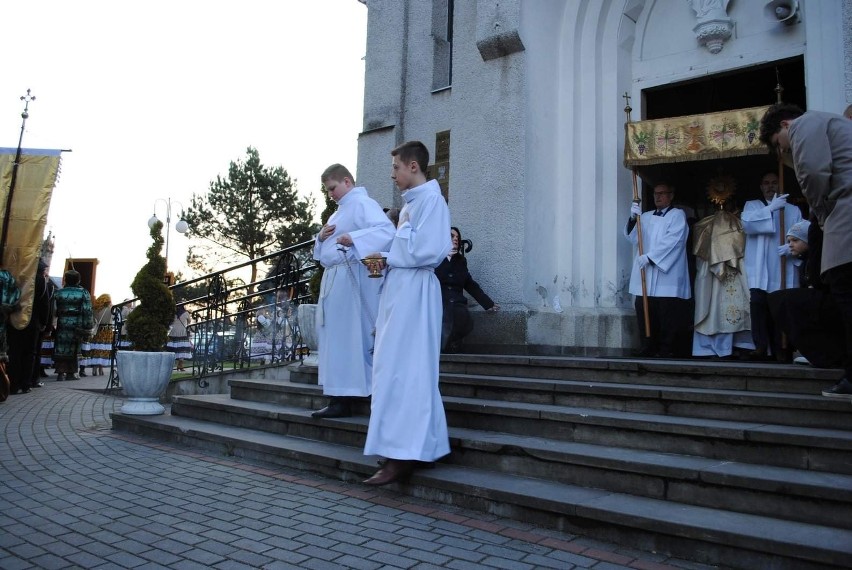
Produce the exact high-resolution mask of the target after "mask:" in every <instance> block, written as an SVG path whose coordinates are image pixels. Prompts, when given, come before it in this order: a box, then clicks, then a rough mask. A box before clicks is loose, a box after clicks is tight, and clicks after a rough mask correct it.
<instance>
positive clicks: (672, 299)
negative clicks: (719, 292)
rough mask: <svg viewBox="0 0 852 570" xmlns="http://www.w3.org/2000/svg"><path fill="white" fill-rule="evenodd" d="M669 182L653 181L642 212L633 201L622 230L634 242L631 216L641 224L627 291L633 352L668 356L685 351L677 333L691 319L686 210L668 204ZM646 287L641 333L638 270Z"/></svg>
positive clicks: (687, 326) (682, 331)
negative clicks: (631, 302) (632, 310)
mask: <svg viewBox="0 0 852 570" xmlns="http://www.w3.org/2000/svg"><path fill="white" fill-rule="evenodd" d="M673 200H674V187H673V186H671V185H670V184H667V183H660V184H657V185H655V186H654V206H655V208H656V209H655V210H648V211H647V212H644V213H642V206H641V204H640V203H639V202H634V203H633V205H632V207H631V210H630V212H631V218H630V220H629V221H628V223H627V227H626V228H625V235H626V236H627V239H628V240H630V242H631V243H632V244H634V245H635V246H636V247H637V253H638V245H639V238H638V234H637V230H636V217H637V216H641V217H640V224H641V227H642V251H643V254H642V255H637V257H636V259H635V261H634V263H633V271H632V273H631V275H630V294H631V295H635V296H636V301H635V307H636V319H637V323H638V326H639V338H640V339H641V342H642V346H641V349H640V350H639V352H638V356H659V357H663V358H671V357H674V356H685V354H682V352H684V351H683V350H682V348H681V346H682V345H683V344H684V343H683V342H682V341H681V339H684V338H686V336H685V335H686V333H687V332H688V331H689V329H690V328H691V325H692V318H691V315H692V307H691V304H690V301H689V300H690V299H691V298H692V288H691V287H690V285H689V266H688V265H687V261H686V239H687V237H688V236H689V227H688V226H687V223H686V214H685V213H684V212H683V210H681V209H680V208H674V207H672V201H673ZM643 269H644V270H645V284H646V290H647V293H648V315H649V320H650V325H651V326H650V328H651V336H650V337H648V336H646V334H645V310H644V304H643V298H642V270H643Z"/></svg>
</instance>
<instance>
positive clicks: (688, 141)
mask: <svg viewBox="0 0 852 570" xmlns="http://www.w3.org/2000/svg"><path fill="white" fill-rule="evenodd" d="M768 108H769V106H762V107H751V108H748V109H734V110H730V111H722V112H720V113H705V114H701V115H686V116H683V117H667V118H663V119H651V120H647V121H635V122H628V123H625V125H624V127H625V137H624V165H625V166H626V167H628V168H636V167H642V166H650V165H654V164H664V163H672V162H687V161H692V160H712V159H718V158H729V157H735V156H748V155H752V154H769V150H768V149H767V148H766V146H765V145H763V144H761V142H760V140H759V139H758V134H759V131H760V119H761V118H762V117H763V114H764V113H765V112H766V110H767V109H768Z"/></svg>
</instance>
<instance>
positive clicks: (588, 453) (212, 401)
mask: <svg viewBox="0 0 852 570" xmlns="http://www.w3.org/2000/svg"><path fill="white" fill-rule="evenodd" d="M181 398H182V399H185V400H184V401H183V402H179V403H178V406H180V405H187V404H190V402H191V405H193V406H198V407H204V408H207V409H214V410H222V411H231V412H233V411H236V410H241V411H243V410H249V411H253V412H255V413H256V414H257V415H265V416H266V415H272V414H274V417H275V419H276V421H291V422H294V421H295V422H301V423H318V422H322V424H323V425H325V426H327V427H330V428H336V429H342V430H349V431H352V430H355V431H358V432H360V433H362V434H364V436H365V437H366V430H367V422H368V418H366V417H363V416H354V417H351V418H345V419H325V420H315V419H313V418H310V417H308V413H309V410H304V409H301V408H296V407H293V406H285V405H283V404H274V403H269V402H251V401H239V400H238V401H237V402H239V403H234V400H232V399H230V398H229V397H227V395H223V394H214V395H207V396H181ZM188 419H194V418H188ZM197 421H203V420H197ZM449 434H450V443H451V446H452V447H455V448H467V449H476V450H480V451H487V450H488V449H489V448H494V447H509V448H521V449H523V450H524V452H525V453H527V454H528V455H529V456H531V457H533V458H535V459H538V460H542V461H553V462H559V463H565V464H567V466H571V465H582V466H584V467H593V468H598V469H612V470H616V471H623V472H631V473H638V474H640V475H645V476H652V477H665V478H670V479H675V478H676V479H679V480H683V481H691V482H694V483H699V484H700V483H704V484H709V485H720V486H721V485H723V484H724V485H725V486H729V487H736V488H740V489H745V490H753V491H762V492H766V493H773V492H774V493H781V494H787V495H791V494H795V495H797V496H800V497H805V498H812V499H825V500H835V501H838V502H852V475H844V474H840V473H829V472H824V471H808V470H804V469H794V468H789V467H777V466H772V465H763V464H757V463H745V462H735V461H726V460H722V459H712V458H707V457H702V456H694V455H684V454H675V453H662V452H655V451H651V450H644V449H632V448H615V447H611V446H603V445H596V444H591V443H582V442H571V441H554V440H548V439H546V438H542V437H534V436H519V435H513V434H507V433H498V432H485V431H482V430H474V429H467V428H459V427H452V426H451V427H450V428H449ZM324 443H328V442H324ZM331 445H335V444H331ZM560 455H561V457H560ZM542 456H544V457H542ZM661 461H662V462H664V463H661ZM678 463H688V464H689V466H684V465H678Z"/></svg>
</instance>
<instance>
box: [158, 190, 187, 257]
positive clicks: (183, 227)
mask: <svg viewBox="0 0 852 570" xmlns="http://www.w3.org/2000/svg"><path fill="white" fill-rule="evenodd" d="M157 202H162V203H163V204H165V205H166V223H165V226H166V256H165V257H166V270H167V271H168V267H169V234H170V233H171V229H172V228H171V226H170V225H169V224H171V222H172V204H173V203H174V204H177V205H179V206H180V216H178V218H179V219H178V222H177V223H176V224H175V230H176V231H177V233H179V234H185V233H186V231H187V230H188V229H189V224H188V223H187V222H186V220H184V219H183V210H184V207H183V204H181V203H180V202H178V201H177V200H172V199H171V198H157V199H156V200H154V214H153V215H152V216H151V217H150V218H148V229H153V227H154V224H156V223H157V222H159V221H160V218H158V217H157Z"/></svg>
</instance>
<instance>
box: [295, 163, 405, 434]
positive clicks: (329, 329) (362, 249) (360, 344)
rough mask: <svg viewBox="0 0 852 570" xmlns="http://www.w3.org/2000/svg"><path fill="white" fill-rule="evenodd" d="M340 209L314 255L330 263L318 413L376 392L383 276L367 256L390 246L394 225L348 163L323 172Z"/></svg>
mask: <svg viewBox="0 0 852 570" xmlns="http://www.w3.org/2000/svg"><path fill="white" fill-rule="evenodd" d="M321 181H322V184H323V187H324V188H325V190H326V192H328V194H329V196H330V197H331V199H332V200H334V201H335V202H337V205H338V209H337V211H336V212H334V214H332V215H331V217H330V218H329V219H328V222H326V224H325V225H324V226H323V227H322V229H320V232H319V234H317V237H316V242H315V244H314V259H316V260H318V261H319V262H320V264H322V266H323V267H324V268H325V271H324V272H323V276H322V283H321V284H320V299H319V303H317V322H316V325H317V335H318V337H319V349H320V350H319V381H320V384H322V387H323V393H324V394H325V395H327V396H329V397H330V401H329V404H328V406H326V407H325V408H323V409H321V410H319V411H316V412H314V413H313V414H311V415H312V416H313V417H315V418H341V417H347V416H350V415H352V406H351V398H353V397H366V396H369V395H370V393H371V386H372V375H373V341H374V340H375V336H374V331H375V324H376V313H377V312H378V307H379V289H380V286H381V282H382V281H383V279H373V278H370V277H369V276H368V271H367V268H366V267H365V266H364V264H363V263H361V258H363V257H364V256H365V255H366V254H369V253H372V252H374V251H383V250H385V249H387V248H388V247H389V246H390V242H391V239H393V233H394V227H393V224H391V222H390V220H388V217H387V216H386V215H385V213H384V211H383V210H382V207H381V206H379V204H378V202H376V201H375V200H373V199H372V198H370V196H368V195H367V190H366V189H365V188H363V187H361V186H358V187H356V186H355V181H354V178H352V174H350V172H349V170H348V169H346V167H344V166H343V165H340V164H332V165H331V166H329V167H328V168H326V170H325V172H323V174H322V176H321Z"/></svg>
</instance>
